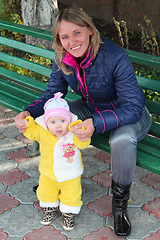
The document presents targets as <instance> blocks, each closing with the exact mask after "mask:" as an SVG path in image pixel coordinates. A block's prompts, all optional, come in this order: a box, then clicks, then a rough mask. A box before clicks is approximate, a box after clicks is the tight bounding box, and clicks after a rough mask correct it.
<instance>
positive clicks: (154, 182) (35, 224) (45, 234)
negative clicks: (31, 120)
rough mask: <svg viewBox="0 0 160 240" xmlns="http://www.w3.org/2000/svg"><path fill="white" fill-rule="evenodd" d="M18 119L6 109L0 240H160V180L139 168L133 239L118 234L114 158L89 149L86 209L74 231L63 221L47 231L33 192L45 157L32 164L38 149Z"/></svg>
mask: <svg viewBox="0 0 160 240" xmlns="http://www.w3.org/2000/svg"><path fill="white" fill-rule="evenodd" d="M14 116H16V113H15V112H13V111H11V110H9V109H6V108H4V107H1V106H0V240H2V239H3V240H5V239H9V240H20V239H25V240H31V239H32V240H41V239H43V240H47V239H48V240H53V239H54V240H71V239H82V240H118V239H121V240H122V239H128V240H142V239H143V240H152V239H154V240H159V239H160V192H159V190H160V176H158V175H156V174H152V173H151V172H149V171H147V170H144V169H142V168H139V167H136V171H135V175H134V179H133V184H132V187H131V196H130V201H129V206H128V214H129V216H130V220H131V223H132V232H131V234H130V236H128V237H126V238H123V237H117V236H116V235H115V234H114V232H113V217H112V211H111V200H112V195H111V188H110V187H111V179H110V177H109V176H110V154H107V153H105V152H102V151H100V150H99V149H97V148H95V147H93V146H89V147H88V148H87V149H85V150H83V151H82V154H83V162H84V166H85V171H84V174H83V176H82V186H83V196H82V198H83V206H82V209H81V212H80V214H79V215H78V216H76V218H75V223H76V227H75V229H74V230H73V231H71V232H69V231H65V230H63V228H62V223H61V216H60V217H58V218H57V219H56V220H55V221H54V222H53V224H52V225H51V226H42V225H41V224H40V222H39V221H40V219H41V217H42V209H40V207H39V204H38V201H37V197H36V194H35V193H34V192H33V191H32V187H33V186H35V185H36V184H37V183H38V177H39V173H38V163H39V159H40V157H39V156H37V157H33V158H28V157H27V155H26V154H25V153H26V151H28V150H30V149H31V148H32V144H31V141H28V140H27V139H25V138H24V137H23V135H21V134H20V133H19V131H18V130H17V129H16V127H15V123H14V121H13V119H14Z"/></svg>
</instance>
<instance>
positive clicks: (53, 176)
mask: <svg viewBox="0 0 160 240" xmlns="http://www.w3.org/2000/svg"><path fill="white" fill-rule="evenodd" d="M26 120H27V121H28V124H27V125H26V128H27V129H26V131H25V133H24V135H25V136H26V137H27V138H29V139H31V140H35V141H38V142H39V144H40V153H41V158H40V163H39V172H40V178H39V187H38V189H37V197H38V199H39V200H40V206H41V207H57V206H60V211H61V212H64V213H74V214H78V213H79V211H80V208H81V205H82V201H81V194H82V190H81V175H82V173H83V163H82V157H81V153H80V150H79V149H84V148H86V147H87V146H88V145H89V144H90V139H88V140H87V141H86V142H81V141H80V140H79V139H78V138H77V137H76V136H75V135H73V133H72V132H71V131H69V132H68V133H67V134H66V135H65V136H63V137H61V138H60V139H58V138H57V137H56V136H55V135H53V134H51V133H50V131H49V130H48V129H45V128H44V127H43V126H41V125H39V124H37V123H36V120H34V119H33V118H32V117H27V118H26ZM80 122H82V121H81V120H77V121H75V122H73V123H71V124H70V125H69V129H70V127H71V126H73V125H76V124H79V123H80Z"/></svg>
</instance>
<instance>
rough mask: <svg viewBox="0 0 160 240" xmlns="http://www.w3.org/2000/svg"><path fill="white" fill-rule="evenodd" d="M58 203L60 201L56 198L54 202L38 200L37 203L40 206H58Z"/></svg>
mask: <svg viewBox="0 0 160 240" xmlns="http://www.w3.org/2000/svg"><path fill="white" fill-rule="evenodd" d="M59 204H60V201H59V200H57V201H56V202H52V203H50V202H42V201H39V205H40V207H58V206H59Z"/></svg>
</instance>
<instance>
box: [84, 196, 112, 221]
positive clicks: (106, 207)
mask: <svg viewBox="0 0 160 240" xmlns="http://www.w3.org/2000/svg"><path fill="white" fill-rule="evenodd" d="M87 206H88V208H89V209H93V210H94V212H95V213H98V214H99V215H100V216H102V217H110V216H112V197H111V196H108V195H104V196H103V197H101V198H97V199H95V201H93V202H90V203H88V205H87Z"/></svg>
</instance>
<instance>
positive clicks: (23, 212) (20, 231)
mask: <svg viewBox="0 0 160 240" xmlns="http://www.w3.org/2000/svg"><path fill="white" fill-rule="evenodd" d="M40 219H41V213H39V212H38V211H37V209H35V208H34V207H33V206H32V205H20V206H18V207H16V208H12V210H11V211H6V212H4V213H3V214H1V217H0V226H3V228H4V231H5V232H7V233H8V234H9V235H12V236H14V235H15V236H20V237H23V236H24V235H26V234H27V233H28V232H32V231H33V229H39V228H40V227H41V225H40V222H39V221H40Z"/></svg>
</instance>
